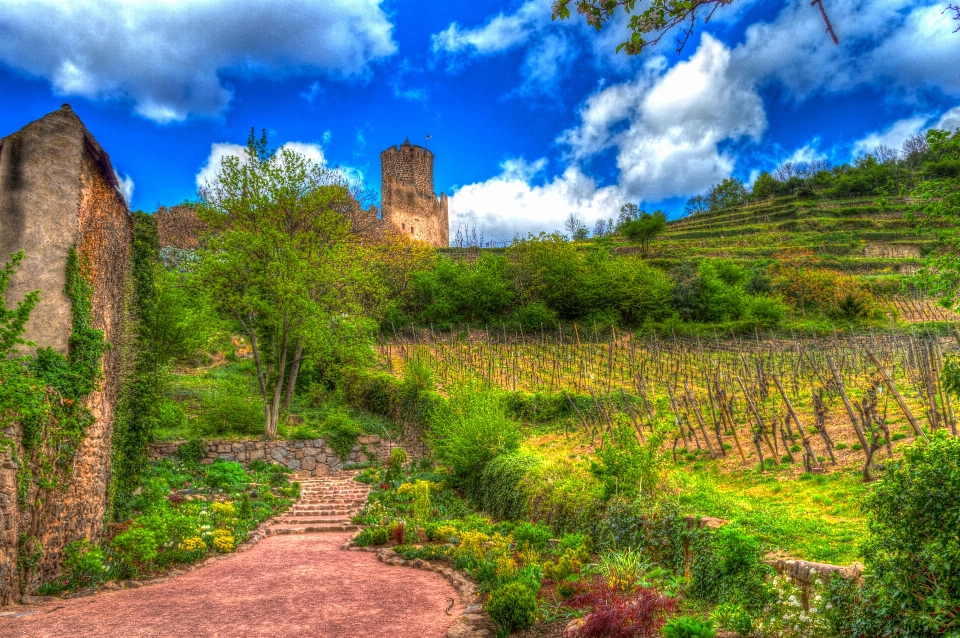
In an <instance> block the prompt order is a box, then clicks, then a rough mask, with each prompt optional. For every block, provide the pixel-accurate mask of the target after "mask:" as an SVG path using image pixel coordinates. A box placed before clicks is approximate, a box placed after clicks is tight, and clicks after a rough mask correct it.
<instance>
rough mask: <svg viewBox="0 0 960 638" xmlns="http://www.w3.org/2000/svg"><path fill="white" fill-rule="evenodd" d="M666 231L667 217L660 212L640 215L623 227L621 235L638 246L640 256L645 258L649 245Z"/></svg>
mask: <svg viewBox="0 0 960 638" xmlns="http://www.w3.org/2000/svg"><path fill="white" fill-rule="evenodd" d="M666 229H667V216H666V215H665V214H664V212H663V211H662V210H658V211H655V212H654V213H653V214H652V215H651V214H650V213H641V214H640V217H638V218H637V219H634V220H633V221H631V222H627V223H626V224H624V225H623V234H624V235H626V237H627V239H629V240H630V241H635V242H637V243H639V244H640V254H641V255H642V256H644V257H646V256H647V251H649V250H650V244H651V243H652V242H653V240H654V239H655V238H656V237H657V236H658V235H660V234H662V233H663V231H665V230H666Z"/></svg>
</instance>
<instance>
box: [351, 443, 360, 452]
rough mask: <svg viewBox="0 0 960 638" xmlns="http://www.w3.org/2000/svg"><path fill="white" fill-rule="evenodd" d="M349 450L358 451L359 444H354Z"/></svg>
mask: <svg viewBox="0 0 960 638" xmlns="http://www.w3.org/2000/svg"><path fill="white" fill-rule="evenodd" d="M350 451H351V452H359V451H360V444H359V443H356V444H354V446H353V447H352V448H351V449H350Z"/></svg>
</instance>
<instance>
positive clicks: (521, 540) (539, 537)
mask: <svg viewBox="0 0 960 638" xmlns="http://www.w3.org/2000/svg"><path fill="white" fill-rule="evenodd" d="M551 536H552V534H551V533H550V529H549V528H547V527H545V526H544V525H537V524H534V523H520V524H519V525H517V526H516V527H514V528H513V537H514V538H515V539H516V541H517V545H523V544H527V545H529V546H531V547H534V548H536V549H539V550H542V549H544V548H545V547H546V546H547V541H548V540H550V537H551Z"/></svg>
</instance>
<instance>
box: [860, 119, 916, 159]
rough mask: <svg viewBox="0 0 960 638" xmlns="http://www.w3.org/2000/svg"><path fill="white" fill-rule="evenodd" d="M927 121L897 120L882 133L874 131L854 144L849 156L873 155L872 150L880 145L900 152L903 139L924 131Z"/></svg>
mask: <svg viewBox="0 0 960 638" xmlns="http://www.w3.org/2000/svg"><path fill="white" fill-rule="evenodd" d="M927 119H928V118H926V117H910V118H907V119H904V120H898V121H896V122H894V123H893V124H891V125H890V126H888V127H887V128H885V129H884V130H882V131H874V132H873V133H870V134H869V135H867V136H865V137H863V138H862V139H859V140H857V141H856V142H854V143H853V149H852V151H851V154H852V156H853V157H858V156H860V155H864V154H867V153H873V151H874V149H876V148H877V147H878V146H880V145H881V144H882V145H884V146H889V147H890V148H892V149H894V150H900V147H901V146H903V141H904V140H905V139H907V138H908V137H910V136H912V135H916V134H917V133H919V132H920V131H924V130H926V122H927Z"/></svg>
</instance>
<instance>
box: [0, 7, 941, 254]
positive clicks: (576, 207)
mask: <svg viewBox="0 0 960 638" xmlns="http://www.w3.org/2000/svg"><path fill="white" fill-rule="evenodd" d="M550 4H551V1H550V0H513V1H501V2H494V1H490V0H475V1H474V2H469V3H466V2H449V0H445V1H433V0H271V2H262V1H261V0H233V1H232V2H218V1H216V0H179V1H172V0H136V1H135V0H70V1H69V2H67V1H65V0H8V1H5V2H2V3H0V135H5V134H8V133H11V132H13V131H15V130H17V129H19V128H20V127H22V126H23V125H24V124H26V123H27V122H29V121H32V120H34V119H37V118H39V117H42V116H43V115H44V114H45V113H47V112H49V111H52V110H54V109H56V108H58V107H59V106H60V104H61V103H63V102H69V103H70V104H71V105H72V106H73V108H74V110H75V111H76V112H77V113H78V114H79V115H80V117H81V118H82V119H83V120H84V122H85V123H86V125H87V126H88V128H89V129H90V130H91V131H92V132H93V133H94V135H95V136H96V137H97V139H98V140H99V141H100V142H101V144H102V145H103V146H104V148H105V149H106V150H107V152H108V153H109V154H110V156H111V158H112V159H113V162H114V165H115V167H116V169H117V171H118V173H119V174H120V176H121V178H123V179H124V180H125V185H126V188H127V193H128V195H129V202H130V204H131V207H132V208H140V209H143V210H147V211H152V210H154V209H155V208H156V206H157V205H159V204H167V205H169V204H174V203H178V202H180V201H183V200H184V199H191V198H195V197H196V189H197V183H198V179H201V180H202V179H203V178H204V177H206V176H209V175H211V174H212V172H211V167H212V168H213V169H215V168H216V166H217V165H218V162H219V158H220V157H222V155H223V154H224V153H231V152H236V150H237V146H236V145H238V144H243V143H244V142H245V140H246V136H247V133H248V132H249V130H250V128H251V127H256V128H257V130H258V131H259V130H260V129H261V128H266V129H267V130H268V133H269V136H270V140H271V143H272V144H273V145H275V146H279V145H281V144H291V145H292V147H293V148H296V149H298V150H300V151H301V152H304V153H307V154H309V155H310V156H311V157H313V158H314V159H315V160H316V161H322V162H325V163H326V164H328V165H331V166H334V165H336V166H341V167H345V168H346V169H348V171H349V173H350V174H352V175H357V176H362V177H363V179H364V180H365V182H366V183H367V185H368V186H370V187H372V188H374V189H378V188H379V182H380V165H379V153H380V151H382V150H383V149H384V148H386V147H388V146H390V145H394V144H399V143H401V142H403V140H404V138H405V137H407V136H409V138H410V140H411V141H412V142H413V143H421V144H422V143H423V141H424V134H425V133H429V134H430V135H431V136H432V139H431V140H430V141H429V142H428V146H429V147H430V149H431V150H433V151H434V153H435V154H436V167H435V182H436V187H437V190H438V191H440V190H443V191H445V192H447V194H448V195H451V202H450V208H451V227H452V231H455V230H456V227H457V226H459V225H464V226H467V227H473V226H476V228H477V230H478V232H481V233H482V234H483V235H484V237H485V238H487V239H496V240H508V239H510V238H511V237H513V236H514V235H515V234H526V233H527V232H539V231H541V230H543V231H548V232H549V231H552V230H556V229H559V228H560V227H561V226H562V222H563V219H564V218H565V217H566V216H567V215H569V213H571V212H575V213H577V214H579V215H580V216H581V217H582V218H584V220H585V221H587V222H588V223H589V224H590V225H592V224H593V222H594V221H595V220H596V219H597V218H608V217H615V216H616V213H617V211H618V210H619V208H620V205H621V204H623V203H624V202H628V201H629V202H635V203H639V204H640V205H641V207H643V208H646V209H650V210H652V209H654V208H657V207H662V208H664V209H665V210H667V211H668V212H669V213H670V214H671V216H675V215H676V214H678V213H679V212H680V211H681V210H682V207H683V202H684V201H685V200H686V199H687V198H688V197H690V196H693V195H696V194H699V193H702V192H704V191H705V190H707V189H708V188H709V187H710V186H711V185H712V184H714V183H716V182H718V181H720V180H722V179H724V178H726V177H729V176H731V175H733V176H737V177H740V178H741V179H744V180H746V181H749V180H750V179H751V178H752V177H753V176H755V175H756V174H757V173H758V172H759V171H760V170H771V169H774V168H776V167H777V166H778V165H779V164H781V163H783V162H785V161H790V160H811V159H821V158H823V159H827V160H829V161H831V162H834V163H840V162H845V161H849V160H850V159H851V158H852V157H854V156H856V155H857V154H860V153H864V152H869V151H871V150H872V149H873V148H874V147H875V146H877V145H878V144H886V145H888V146H891V147H895V148H898V147H899V146H900V144H901V143H902V141H903V139H904V138H906V137H907V136H909V135H912V134H914V133H916V132H918V131H922V130H924V129H925V128H927V127H931V126H941V127H947V128H951V129H952V128H954V127H958V126H960V71H958V70H957V66H956V59H957V53H958V52H960V33H954V29H955V28H956V26H957V23H956V22H954V21H953V20H952V19H951V12H950V11H946V12H945V11H944V9H945V7H946V4H947V2H946V0H936V1H934V2H924V1H919V2H918V1H907V0H878V1H875V2H865V1H862V0H824V4H825V6H826V8H827V10H828V12H829V13H830V17H831V20H832V22H833V24H834V27H835V29H836V32H837V34H838V36H839V38H840V46H835V45H833V43H832V42H831V41H830V39H829V37H828V36H827V35H826V34H825V33H824V27H823V22H822V21H821V19H820V17H819V14H818V13H817V11H816V10H815V9H812V8H811V7H810V6H809V3H808V2H807V1H806V0H799V1H793V0H788V1H787V2H760V1H758V0H735V1H734V3H733V5H732V6H730V7H725V8H722V9H720V10H719V11H718V12H717V13H716V15H715V16H714V19H713V20H712V21H711V23H710V24H709V25H705V26H704V25H700V28H699V29H698V30H697V32H696V33H695V34H694V36H693V37H692V38H691V39H690V41H689V42H688V43H687V45H686V47H685V48H684V50H683V51H682V52H681V53H677V52H676V51H674V49H673V47H672V39H673V38H672V36H667V38H665V39H664V41H663V42H662V43H661V44H660V45H659V46H657V47H656V48H654V49H651V50H649V51H647V52H644V53H643V54H642V55H640V56H635V57H627V56H625V55H623V54H620V55H616V54H615V53H614V49H615V47H616V44H617V43H619V42H620V41H621V40H622V39H624V37H625V33H626V32H625V29H624V26H623V25H624V22H623V20H622V19H621V20H620V21H619V22H618V23H614V24H611V25H610V26H609V27H608V28H607V29H605V30H604V31H603V32H602V33H600V34H597V33H596V32H595V31H593V30H592V29H590V28H588V27H587V26H586V25H584V24H581V22H580V21H577V20H574V21H568V22H554V21H551V19H550ZM451 234H453V233H451Z"/></svg>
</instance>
